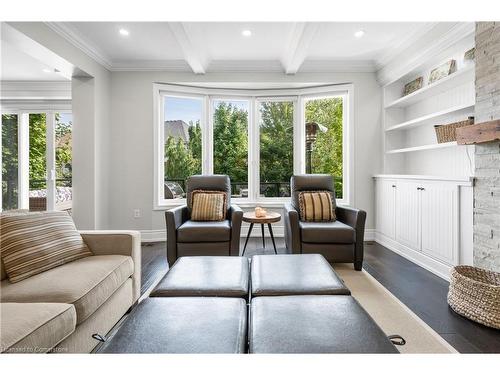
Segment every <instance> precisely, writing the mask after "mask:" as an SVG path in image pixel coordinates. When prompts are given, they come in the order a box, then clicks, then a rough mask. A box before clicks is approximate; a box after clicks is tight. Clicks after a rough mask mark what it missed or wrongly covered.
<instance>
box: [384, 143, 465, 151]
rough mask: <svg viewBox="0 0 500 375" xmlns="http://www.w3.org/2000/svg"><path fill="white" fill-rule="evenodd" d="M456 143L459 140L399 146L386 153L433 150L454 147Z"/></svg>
mask: <svg viewBox="0 0 500 375" xmlns="http://www.w3.org/2000/svg"><path fill="white" fill-rule="evenodd" d="M456 145H457V142H446V143H436V144H432V145H424V146H416V147H406V148H398V149H396V150H387V151H386V154H400V153H402V152H415V151H424V150H432V149H435V148H445V147H453V146H456Z"/></svg>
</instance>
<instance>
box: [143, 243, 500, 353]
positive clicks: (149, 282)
mask: <svg viewBox="0 0 500 375" xmlns="http://www.w3.org/2000/svg"><path fill="white" fill-rule="evenodd" d="M243 244H244V241H243V239H242V242H241V250H240V251H243ZM276 246H277V248H278V249H277V250H278V253H286V249H285V247H284V246H285V244H284V239H283V238H276ZM142 251H143V254H142V288H141V290H142V292H143V293H144V292H146V291H147V290H148V289H150V288H151V287H152V286H153V284H155V283H156V282H157V281H158V280H159V278H161V277H162V276H163V275H164V274H165V273H166V272H167V270H168V265H167V261H166V244H165V243H155V244H145V245H143V247H142ZM263 253H265V254H274V251H273V249H272V244H271V240H270V239H269V238H266V249H265V250H264V251H263V250H262V242H261V239H260V238H257V237H254V238H250V240H249V241H248V246H247V250H246V252H245V256H248V257H251V256H252V255H255V254H263ZM363 266H364V269H365V270H366V271H367V272H368V273H370V274H371V275H372V276H373V277H375V279H377V280H378V281H379V282H380V283H381V284H382V285H383V286H384V287H385V288H387V289H388V290H389V291H390V292H391V293H392V294H394V295H395V296H396V297H397V298H398V299H399V300H400V301H402V302H403V303H404V304H405V305H406V306H408V307H409V308H410V309H411V310H412V311H413V312H414V313H415V314H416V315H418V316H419V317H420V318H421V319H422V320H423V321H424V322H426V323H427V324H428V325H429V326H430V327H431V328H432V329H434V330H435V331H436V332H437V333H439V334H440V335H441V336H442V337H443V338H444V339H445V340H446V341H448V342H449V343H450V344H451V345H452V346H453V347H454V348H455V349H457V350H458V351H459V352H461V353H500V331H499V330H495V329H492V328H487V327H484V326H482V325H480V324H477V323H474V322H471V321H469V320H468V319H465V318H463V317H461V316H459V315H457V314H456V313H454V312H453V311H452V310H451V309H450V308H449V307H448V304H447V302H446V295H447V293H448V282H447V281H445V280H443V279H441V278H440V277H438V276H436V275H434V274H433V273H431V272H429V271H427V270H425V269H423V268H422V267H420V266H417V265H416V264H414V263H412V262H410V261H409V260H407V259H405V258H403V257H401V256H400V255H397V254H395V253H394V252H392V251H390V250H388V249H386V248H385V247H383V246H381V245H379V244H377V243H367V244H366V246H365V261H364V264H363Z"/></svg>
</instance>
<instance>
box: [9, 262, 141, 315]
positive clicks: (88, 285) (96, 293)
mask: <svg viewBox="0 0 500 375" xmlns="http://www.w3.org/2000/svg"><path fill="white" fill-rule="evenodd" d="M133 271H134V264H133V262H132V258H131V257H129V256H125V255H94V256H91V257H86V258H83V259H79V260H76V261H74V262H71V263H67V264H65V265H63V266H60V267H56V268H53V269H51V270H49V271H46V272H44V273H41V274H38V275H35V276H32V277H30V278H29V279H25V280H22V281H20V282H18V283H14V284H13V283H10V282H9V281H8V280H4V281H2V293H1V297H0V298H1V301H2V302H55V303H70V304H73V305H74V306H75V309H76V317H77V324H80V323H81V322H83V321H84V320H85V319H87V318H88V317H89V316H90V315H92V313H94V311H96V310H97V309H98V308H99V307H100V306H101V305H102V304H103V303H104V302H105V301H106V300H107V299H108V298H109V297H110V296H111V295H112V294H113V293H114V292H115V291H116V290H117V289H118V288H119V287H120V285H122V284H123V283H124V282H125V281H126V280H127V279H128V278H129V277H130V276H131V275H132V273H133Z"/></svg>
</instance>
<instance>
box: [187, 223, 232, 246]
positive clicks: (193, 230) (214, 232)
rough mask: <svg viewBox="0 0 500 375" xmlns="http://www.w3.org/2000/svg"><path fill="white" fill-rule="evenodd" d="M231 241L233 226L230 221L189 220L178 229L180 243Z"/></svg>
mask: <svg viewBox="0 0 500 375" xmlns="http://www.w3.org/2000/svg"><path fill="white" fill-rule="evenodd" d="M230 240H231V224H230V223H229V220H223V221H192V220H187V221H186V222H185V223H184V224H182V225H181V226H180V227H179V229H177V241H178V242H225V241H230Z"/></svg>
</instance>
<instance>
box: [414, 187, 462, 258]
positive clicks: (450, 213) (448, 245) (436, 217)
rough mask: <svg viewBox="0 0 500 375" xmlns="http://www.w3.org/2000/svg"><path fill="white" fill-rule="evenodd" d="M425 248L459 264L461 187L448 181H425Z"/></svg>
mask: <svg viewBox="0 0 500 375" xmlns="http://www.w3.org/2000/svg"><path fill="white" fill-rule="evenodd" d="M422 189H423V190H420V196H421V197H420V198H421V218H422V220H421V226H422V231H421V243H422V252H423V253H424V254H427V255H429V256H432V257H434V258H437V259H439V260H441V261H444V262H445V263H447V264H452V265H454V264H457V254H458V191H457V190H458V188H457V187H456V186H450V185H448V184H438V183H434V184H422Z"/></svg>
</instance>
